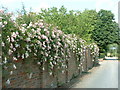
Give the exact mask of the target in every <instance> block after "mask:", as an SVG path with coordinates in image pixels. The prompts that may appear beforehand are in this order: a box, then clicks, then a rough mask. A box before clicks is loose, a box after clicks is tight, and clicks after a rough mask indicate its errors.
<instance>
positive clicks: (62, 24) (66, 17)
mask: <svg viewBox="0 0 120 90" xmlns="http://www.w3.org/2000/svg"><path fill="white" fill-rule="evenodd" d="M39 17H42V19H44V21H46V22H47V23H50V24H53V25H54V26H58V28H59V29H60V30H62V31H63V32H64V33H66V34H76V35H77V36H79V37H81V38H83V39H85V40H86V41H89V42H92V41H91V34H92V33H91V32H92V31H93V30H94V25H95V23H96V20H97V12H96V11H95V10H85V11H84V12H82V13H81V12H80V11H73V10H71V11H67V9H66V8H65V7H64V6H62V7H61V8H60V9H59V10H58V9H57V8H56V7H53V8H48V9H45V10H42V11H41V13H40V14H39Z"/></svg>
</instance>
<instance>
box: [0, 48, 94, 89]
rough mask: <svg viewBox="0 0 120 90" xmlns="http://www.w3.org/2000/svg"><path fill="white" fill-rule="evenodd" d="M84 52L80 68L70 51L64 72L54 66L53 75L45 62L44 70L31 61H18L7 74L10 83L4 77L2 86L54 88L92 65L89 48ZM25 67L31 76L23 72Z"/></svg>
mask: <svg viewBox="0 0 120 90" xmlns="http://www.w3.org/2000/svg"><path fill="white" fill-rule="evenodd" d="M84 54H85V58H82V59H81V61H80V63H82V64H81V66H80V68H78V67H77V60H76V59H77V58H76V55H75V54H73V53H72V52H71V57H70V58H68V59H67V61H65V63H66V65H67V66H68V67H67V68H66V69H64V72H61V71H59V70H58V69H57V68H54V74H53V75H49V72H48V65H47V63H46V64H44V67H45V70H44V71H43V70H42V69H40V68H39V66H37V65H34V64H32V63H31V64H27V65H26V64H22V63H19V64H18V66H17V69H16V70H14V72H13V74H12V75H9V76H8V77H9V79H10V82H11V83H10V84H9V85H7V84H6V78H5V77H4V78H3V80H2V81H3V83H2V86H3V88H56V87H58V86H61V85H63V84H65V83H67V82H70V80H71V79H73V78H74V77H76V76H78V75H81V74H82V72H87V71H88V70H89V69H91V68H92V67H93V64H94V62H93V59H92V56H91V54H90V50H89V49H87V50H86V51H85V52H84ZM27 68H30V69H31V70H32V72H33V73H32V77H31V78H29V76H30V74H27V73H26V72H25V70H26V69H27Z"/></svg>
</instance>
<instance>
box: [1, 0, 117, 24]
mask: <svg viewBox="0 0 120 90" xmlns="http://www.w3.org/2000/svg"><path fill="white" fill-rule="evenodd" d="M118 1H119V0H0V6H4V7H7V8H8V9H9V10H10V11H16V10H18V9H21V6H22V4H21V2H23V3H24V5H25V7H26V9H27V10H29V9H30V7H32V10H33V11H40V8H49V7H53V6H55V7H58V8H60V7H61V6H62V5H64V6H65V7H66V8H67V9H68V10H80V11H83V10H84V9H96V10H97V11H99V10H100V9H105V10H111V11H112V12H113V13H114V15H115V20H116V22H118Z"/></svg>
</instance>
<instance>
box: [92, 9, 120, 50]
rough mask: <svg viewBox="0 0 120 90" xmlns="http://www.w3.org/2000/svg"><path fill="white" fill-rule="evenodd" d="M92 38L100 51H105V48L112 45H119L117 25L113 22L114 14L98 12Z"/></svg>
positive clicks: (103, 11) (105, 11)
mask: <svg viewBox="0 0 120 90" xmlns="http://www.w3.org/2000/svg"><path fill="white" fill-rule="evenodd" d="M97 19H98V20H97V22H96V25H95V29H94V30H93V32H92V38H93V39H94V40H95V42H96V43H97V44H98V46H99V47H100V51H101V52H103V51H107V50H106V49H107V48H106V46H107V45H108V44H112V43H119V39H118V32H119V27H118V24H117V23H116V22H115V21H114V14H113V13H112V12H111V11H107V10H100V11H99V12H98V18H97Z"/></svg>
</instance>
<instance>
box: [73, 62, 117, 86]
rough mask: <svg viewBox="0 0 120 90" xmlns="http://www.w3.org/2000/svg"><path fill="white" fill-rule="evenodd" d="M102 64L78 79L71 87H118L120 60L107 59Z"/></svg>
mask: <svg viewBox="0 0 120 90" xmlns="http://www.w3.org/2000/svg"><path fill="white" fill-rule="evenodd" d="M100 64H101V65H100V66H99V67H94V68H93V69H91V70H90V71H89V73H88V74H87V75H85V76H83V77H82V78H81V79H78V81H77V83H75V84H73V85H72V86H71V88H118V61H117V60H106V61H102V62H100Z"/></svg>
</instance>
